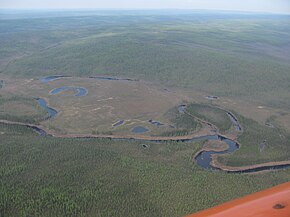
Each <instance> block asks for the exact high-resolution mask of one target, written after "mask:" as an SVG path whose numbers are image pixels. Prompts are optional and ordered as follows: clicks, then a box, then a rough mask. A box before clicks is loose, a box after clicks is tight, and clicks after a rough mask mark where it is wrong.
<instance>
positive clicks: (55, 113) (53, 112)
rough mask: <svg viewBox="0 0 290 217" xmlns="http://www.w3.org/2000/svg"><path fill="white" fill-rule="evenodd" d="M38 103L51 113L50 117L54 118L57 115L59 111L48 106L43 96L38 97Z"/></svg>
mask: <svg viewBox="0 0 290 217" xmlns="http://www.w3.org/2000/svg"><path fill="white" fill-rule="evenodd" d="M36 100H37V102H38V104H39V105H40V106H41V107H42V108H44V109H45V111H47V112H48V113H49V118H54V117H55V116H56V115H57V111H56V110H55V109H53V108H50V107H48V106H47V104H46V101H45V100H44V99H41V98H37V99H36Z"/></svg>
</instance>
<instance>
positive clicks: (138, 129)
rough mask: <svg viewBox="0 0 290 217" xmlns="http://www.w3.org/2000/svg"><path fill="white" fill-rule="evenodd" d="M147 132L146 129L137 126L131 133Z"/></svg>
mask: <svg viewBox="0 0 290 217" xmlns="http://www.w3.org/2000/svg"><path fill="white" fill-rule="evenodd" d="M147 131H149V130H148V129H147V128H145V127H142V126H137V127H134V128H133V129H132V131H131V132H132V133H146V132H147Z"/></svg>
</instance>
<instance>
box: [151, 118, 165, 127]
mask: <svg viewBox="0 0 290 217" xmlns="http://www.w3.org/2000/svg"><path fill="white" fill-rule="evenodd" d="M148 122H149V123H150V124H153V125H154V126H157V127H159V126H164V124H162V123H160V122H159V121H155V120H152V119H150V120H148Z"/></svg>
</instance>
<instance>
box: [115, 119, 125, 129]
mask: <svg viewBox="0 0 290 217" xmlns="http://www.w3.org/2000/svg"><path fill="white" fill-rule="evenodd" d="M124 122H125V121H124V120H120V121H117V122H116V123H114V124H113V127H117V126H120V125H122V124H123V123H124Z"/></svg>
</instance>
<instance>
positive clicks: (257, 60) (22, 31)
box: [0, 12, 290, 108]
mask: <svg viewBox="0 0 290 217" xmlns="http://www.w3.org/2000/svg"><path fill="white" fill-rule="evenodd" d="M114 13H115V12H114ZM96 14H97V13H96ZM141 14H142V13H141ZM145 14H146V13H145ZM78 23H81V27H80V25H78ZM76 27H77V31H76ZM40 28H41V31H39V29H40ZM0 30H1V31H4V32H6V34H2V35H1V36H0V40H1V42H3V43H1V45H0V51H1V52H0V53H1V56H0V58H1V59H2V64H1V65H0V69H1V71H2V73H5V74H7V75H14V76H22V77H23V76H26V77H36V76H43V75H52V74H65V75H77V76H90V75H91V76H93V75H104V74H105V75H115V76H128V77H133V78H140V79H146V80H150V81H158V83H162V84H166V85H168V86H175V87H185V88H188V89H190V90H191V91H205V92H209V93H212V94H214V95H218V96H230V97H239V98H240V99H247V100H252V101H255V102H261V103H264V104H267V105H270V106H273V107H280V108H281V107H283V108H289V107H290V104H289V102H290V96H289V91H290V89H289V79H290V75H289V73H288V72H289V62H290V61H289V59H290V57H289V55H287V50H289V44H290V37H289V34H290V28H289V17H288V16H275V15H268V16H266V15H260V16H259V15H233V14H228V15H226V14H211V15H210V16H208V15H205V14H199V13H197V14H195V13H192V14H186V15H180V14H173V15H166V14H163V15H151V14H150V13H149V14H148V15H144V16H139V15H130V16H126V15H123V16H121V15H118V14H114V16H112V14H111V15H110V14H107V16H97V15H96V16H81V17H76V16H72V17H65V18H64V17H62V16H61V17H45V18H38V19H28V18H27V19H23V20H21V19H6V20H3V22H1V23H0ZM8 63H9V64H8ZM276 96H279V97H276Z"/></svg>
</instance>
